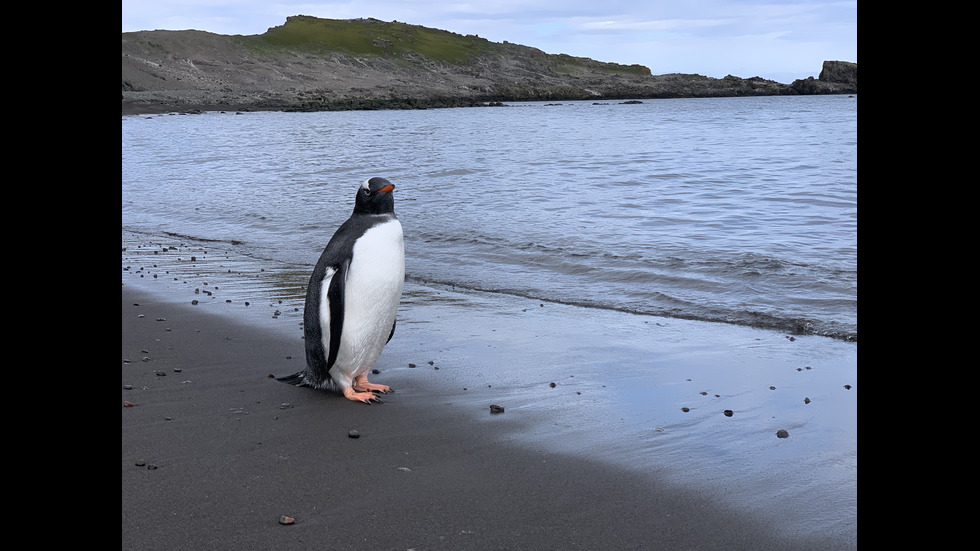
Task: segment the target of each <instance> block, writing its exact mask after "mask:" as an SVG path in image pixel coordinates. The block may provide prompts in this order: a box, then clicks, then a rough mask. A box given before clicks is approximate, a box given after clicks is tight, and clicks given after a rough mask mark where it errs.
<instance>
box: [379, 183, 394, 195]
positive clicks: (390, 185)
mask: <svg viewBox="0 0 980 551" xmlns="http://www.w3.org/2000/svg"><path fill="white" fill-rule="evenodd" d="M382 191H395V184H388V185H386V186H385V187H383V188H381V189H379V190H378V193H381V192H382Z"/></svg>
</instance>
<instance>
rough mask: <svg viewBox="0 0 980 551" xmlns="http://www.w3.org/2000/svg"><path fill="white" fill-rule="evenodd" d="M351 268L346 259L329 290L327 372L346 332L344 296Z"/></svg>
mask: <svg viewBox="0 0 980 551" xmlns="http://www.w3.org/2000/svg"><path fill="white" fill-rule="evenodd" d="M348 268H350V259H346V260H344V261H343V262H341V263H340V266H337V273H335V274H334V275H333V279H331V280H330V288H329V289H327V300H328V301H329V303H330V350H328V351H327V352H328V354H327V366H326V371H328V372H329V371H330V368H331V367H333V364H334V362H336V361H337V352H338V351H339V350H340V337H341V335H342V334H343V332H344V306H345V304H344V296H345V294H346V289H347V272H348Z"/></svg>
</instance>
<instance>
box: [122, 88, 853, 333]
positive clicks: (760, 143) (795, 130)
mask: <svg viewBox="0 0 980 551" xmlns="http://www.w3.org/2000/svg"><path fill="white" fill-rule="evenodd" d="M373 176H382V177H385V178H387V179H389V180H390V181H391V182H392V183H394V184H395V186H396V190H395V209H396V213H397V215H398V217H399V219H400V220H401V222H402V225H403V227H404V232H405V249H406V251H405V252H406V259H407V260H406V264H407V266H406V279H407V281H408V282H410V283H412V282H414V283H418V284H423V285H429V286H441V287H445V288H451V289H453V290H455V291H460V292H466V291H475V292H492V293H501V294H505V295H514V296H520V297H527V298H533V299H535V300H541V301H546V302H553V303H563V304H570V305H576V306H580V307H585V308H593V309H602V310H615V311H622V312H632V313H637V314H649V315H655V316H663V317H668V318H679V319H687V320H700V321H708V322H717V323H722V324H732V325H738V326H746V327H754V328H763V329H771V330H775V331H780V332H783V333H786V334H789V335H820V336H826V337H828V338H832V339H840V340H845V341H856V340H857V97H856V96H843V95H835V96H788V97H751V98H711V99H660V100H646V101H643V102H642V103H639V104H636V103H629V104H628V103H624V102H617V101H603V102H588V101H580V102H562V103H543V102H542V103H538V102H534V103H513V104H508V105H506V106H503V107H485V108H458V109H434V110H413V111H348V112H322V113H280V112H240V113H235V112H207V113H203V114H193V115H191V114H177V113H174V114H167V115H154V116H125V117H123V118H122V228H123V230H124V232H130V235H134V236H139V237H137V238H135V239H136V241H139V240H140V239H145V238H151V237H152V236H169V237H170V238H177V239H179V241H180V244H181V247H180V248H182V249H184V251H183V254H184V256H185V257H186V250H187V249H188V248H193V247H198V248H200V250H201V251H202V252H199V253H198V254H197V256H199V257H202V260H203V257H206V256H207V255H208V254H210V255H211V258H212V259H213V258H215V256H217V255H221V256H222V257H223V258H225V259H226V260H225V262H226V263H233V264H234V266H233V267H229V268H228V269H229V270H231V269H234V270H236V271H239V272H242V273H249V274H257V275H256V276H255V277H254V278H252V279H251V280H250V281H251V283H249V284H248V285H245V287H244V288H242V289H240V290H236V289H235V288H226V289H225V290H224V291H223V292H224V293H225V295H227V296H229V297H231V298H233V299H239V300H241V299H243V300H247V296H248V295H249V294H251V293H254V292H256V288H259V289H260V290H262V291H263V292H269V293H271V294H273V295H278V296H280V297H281V298H282V299H283V300H285V301H286V304H287V305H293V304H296V303H298V304H300V305H301V304H302V295H303V292H304V291H303V289H304V288H305V285H306V283H307V279H308V277H309V271H310V269H311V268H312V266H313V264H314V263H315V262H316V260H317V258H318V257H319V254H320V252H321V251H322V249H323V247H324V245H325V244H326V242H327V241H328V240H329V239H330V237H331V235H332V234H333V232H334V230H335V229H336V227H337V226H338V225H339V224H340V223H341V222H343V220H345V219H346V218H347V217H348V216H349V215H350V211H351V209H352V206H353V197H354V192H355V190H356V188H357V186H358V185H360V183H361V182H362V181H364V180H366V179H368V178H370V177H373ZM124 246H125V245H124ZM159 252H160V251H156V253H157V254H159ZM164 253H165V254H164V256H166V253H167V251H164ZM173 254H176V255H178V256H179V255H180V254H181V253H180V252H174V253H173ZM161 258H163V257H161ZM174 263H175V265H174V266H173V270H174V271H175V272H179V271H180V270H181V269H182V268H181V267H180V266H181V265H182V264H183V265H184V266H185V269H191V268H188V267H186V263H187V259H186V258H181V259H174ZM194 269H199V268H197V267H195V268H194ZM240 285H244V284H243V283H240ZM236 294H237V295H238V296H235V295H236Z"/></svg>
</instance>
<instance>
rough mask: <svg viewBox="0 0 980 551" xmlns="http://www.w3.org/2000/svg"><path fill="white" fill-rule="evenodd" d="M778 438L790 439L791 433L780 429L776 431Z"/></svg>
mask: <svg viewBox="0 0 980 551" xmlns="http://www.w3.org/2000/svg"><path fill="white" fill-rule="evenodd" d="M776 438H789V432H787V431H786V429H779V430H777V431H776Z"/></svg>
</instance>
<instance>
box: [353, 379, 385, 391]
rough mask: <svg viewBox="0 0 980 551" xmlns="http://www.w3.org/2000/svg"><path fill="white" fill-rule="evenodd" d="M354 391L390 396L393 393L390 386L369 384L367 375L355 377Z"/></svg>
mask: <svg viewBox="0 0 980 551" xmlns="http://www.w3.org/2000/svg"><path fill="white" fill-rule="evenodd" d="M354 390H358V391H361V392H380V393H382V394H388V393H389V392H391V387H389V386H388V385H376V384H374V383H369V382H368V380H367V375H358V376H357V377H354Z"/></svg>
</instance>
